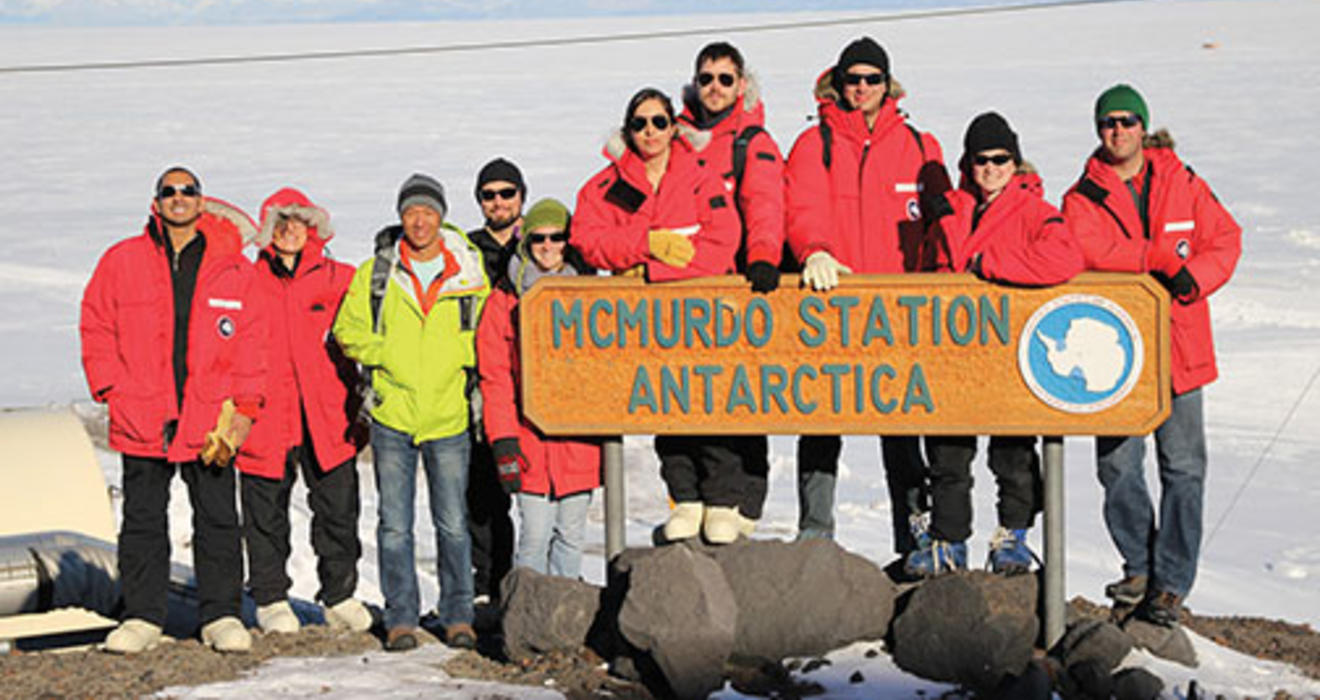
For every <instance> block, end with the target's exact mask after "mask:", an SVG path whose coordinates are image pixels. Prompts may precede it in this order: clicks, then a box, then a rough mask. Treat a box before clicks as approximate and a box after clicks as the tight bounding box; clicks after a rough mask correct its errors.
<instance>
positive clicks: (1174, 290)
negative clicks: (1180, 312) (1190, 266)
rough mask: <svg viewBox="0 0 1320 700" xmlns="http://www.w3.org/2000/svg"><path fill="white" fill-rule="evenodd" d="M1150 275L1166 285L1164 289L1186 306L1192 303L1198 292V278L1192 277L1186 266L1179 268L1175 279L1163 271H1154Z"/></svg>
mask: <svg viewBox="0 0 1320 700" xmlns="http://www.w3.org/2000/svg"><path fill="white" fill-rule="evenodd" d="M1150 275H1151V277H1154V278H1155V280H1156V281H1157V282H1159V283H1160V284H1162V285H1164V288H1165V289H1167V290H1169V294H1171V295H1173V298H1174V299H1176V300H1177V301H1178V302H1180V303H1183V304H1186V303H1188V302H1190V301H1192V298H1193V295H1194V294H1195V293H1196V290H1197V285H1196V278H1194V277H1192V273H1190V272H1188V271H1187V266H1186V265H1184V266H1182V267H1180V268H1178V274H1176V275H1174V276H1173V277H1170V276H1168V275H1167V274H1165V273H1164V271H1162V270H1152V271H1151V273H1150Z"/></svg>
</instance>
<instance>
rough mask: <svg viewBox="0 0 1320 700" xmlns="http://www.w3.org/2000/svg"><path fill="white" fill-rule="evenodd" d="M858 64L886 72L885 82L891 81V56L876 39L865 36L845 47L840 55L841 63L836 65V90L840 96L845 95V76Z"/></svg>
mask: <svg viewBox="0 0 1320 700" xmlns="http://www.w3.org/2000/svg"><path fill="white" fill-rule="evenodd" d="M858 63H865V64H866V65H868V66H875V67H876V68H879V69H880V70H882V71H884V73H885V80H886V81H888V80H889V54H887V53H885V50H884V48H883V47H882V46H880V45H879V44H877V43H875V39H872V38H871V37H869V36H864V37H862V38H860V39H854V40H853V42H852V43H851V44H848V45H847V46H846V47H844V49H843V53H841V54H839V62H838V63H836V64H834V89H835V90H837V91H838V92H839V94H843V74H844V73H847V72H848V69H849V68H851V67H853V66H855V65H857V64H858Z"/></svg>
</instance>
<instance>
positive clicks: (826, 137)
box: [820, 119, 834, 170]
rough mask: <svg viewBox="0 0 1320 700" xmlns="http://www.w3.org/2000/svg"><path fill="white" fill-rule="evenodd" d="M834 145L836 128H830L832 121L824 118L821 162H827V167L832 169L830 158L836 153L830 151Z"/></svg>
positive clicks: (821, 126) (821, 135)
mask: <svg viewBox="0 0 1320 700" xmlns="http://www.w3.org/2000/svg"><path fill="white" fill-rule="evenodd" d="M833 145H834V130H833V129H831V128H830V123H829V122H827V121H825V120H824V119H822V120H820V162H822V163H824V164H825V169H826V170H829V169H830V160H831V159H832V158H833V157H834V155H833V154H832V153H831V152H830V151H831V149H832V147H833Z"/></svg>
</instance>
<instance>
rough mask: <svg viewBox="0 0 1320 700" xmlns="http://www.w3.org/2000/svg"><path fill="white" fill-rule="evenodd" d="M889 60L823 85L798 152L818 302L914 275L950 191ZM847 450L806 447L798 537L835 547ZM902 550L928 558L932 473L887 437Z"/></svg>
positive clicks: (799, 246)
mask: <svg viewBox="0 0 1320 700" xmlns="http://www.w3.org/2000/svg"><path fill="white" fill-rule="evenodd" d="M903 94H904V93H903V90H902V88H901V87H900V86H899V85H898V83H897V81H896V80H894V78H893V75H892V74H891V72H890V65H889V55H888V54H887V53H886V52H885V50H884V49H883V48H882V47H881V46H880V45H879V44H878V43H876V42H875V40H873V39H871V38H870V37H862V38H860V39H857V40H855V41H853V42H851V43H850V44H848V46H846V47H845V48H844V49H843V51H842V53H840V55H839V59H838V61H837V62H836V63H835V64H834V65H833V66H832V67H830V68H828V69H826V70H825V71H824V72H823V73H821V75H820V77H818V78H817V79H816V85H815V95H816V101H817V108H818V111H819V114H820V119H819V124H817V125H816V126H813V127H811V128H810V129H808V130H807V131H805V132H803V133H802V135H801V136H799V137H798V139H797V141H796V142H795V143H794V144H793V150H792V151H791V152H790V153H789V156H788V164H787V166H786V167H785V170H784V174H785V188H786V189H785V210H786V217H787V218H786V223H785V227H786V232H787V236H788V242H789V245H790V247H791V248H792V251H793V253H794V255H796V256H797V257H798V259H799V260H801V261H802V263H803V271H802V282H803V284H804V285H806V286H808V287H810V288H811V289H813V290H815V291H818V292H827V291H829V290H831V289H833V288H834V287H835V286H837V285H838V282H839V276H840V275H846V274H851V273H858V274H894V273H901V272H914V271H917V270H918V268H919V256H920V251H921V246H922V242H923V241H924V240H925V236H926V229H927V227H928V226H929V224H930V216H929V213H930V212H929V206H928V202H929V201H930V200H931V199H932V198H935V197H939V196H940V195H942V194H943V193H944V192H945V191H946V190H948V189H949V176H948V173H947V172H945V170H944V164H943V159H944V156H943V153H942V152H941V150H940V144H939V142H938V141H937V140H936V139H935V137H934V136H932V135H931V134H929V133H925V132H921V131H918V130H917V128H916V127H914V126H912V125H911V124H910V123H908V120H907V116H906V115H905V114H904V113H903V112H901V111H900V110H899V108H898V100H899V99H900V98H901V97H902V96H903ZM842 445H843V443H842V440H841V439H840V438H838V437H837V436H832V435H827V436H816V437H804V438H803V439H802V440H800V441H799V443H798V503H799V517H798V537H799V538H811V537H833V536H834V512H833V511H834V489H835V481H836V476H837V474H838V468H839V453H840V451H841V449H842ZM880 449H881V453H882V455H883V459H884V468H885V480H886V482H887V483H888V487H889V498H890V505H891V512H892V513H893V523H892V527H893V540H894V550H895V552H896V553H898V554H899V555H902V556H905V555H906V554H907V553H908V552H911V551H912V550H914V549H915V548H916V539H915V537H914V535H913V534H912V523H913V518H912V516H914V515H916V514H918V513H919V512H920V511H922V510H924V509H925V507H926V474H925V471H926V465H925V462H924V460H923V458H922V455H921V446H920V441H919V440H918V439H917V438H916V437H908V436H902V437H899V436H883V437H881V438H880Z"/></svg>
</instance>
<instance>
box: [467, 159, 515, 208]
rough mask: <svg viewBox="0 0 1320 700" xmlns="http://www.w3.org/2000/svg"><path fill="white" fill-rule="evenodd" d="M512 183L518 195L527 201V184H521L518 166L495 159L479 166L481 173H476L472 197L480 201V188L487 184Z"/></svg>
mask: <svg viewBox="0 0 1320 700" xmlns="http://www.w3.org/2000/svg"><path fill="white" fill-rule="evenodd" d="M499 181H504V182H512V183H513V184H514V185H515V186H516V187H517V188H518V193H519V194H521V195H522V196H523V199H527V183H525V182H523V176H522V171H521V170H519V169H518V166H516V165H514V164H513V163H511V162H509V161H507V160H505V159H503V158H496V159H495V160H492V161H491V162H489V163H487V164H485V165H483V166H481V171H480V172H478V173H477V186H476V188H475V189H474V190H473V196H475V197H476V198H477V201H478V202H480V201H481V187H482V185H485V184H486V183H487V182H499Z"/></svg>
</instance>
